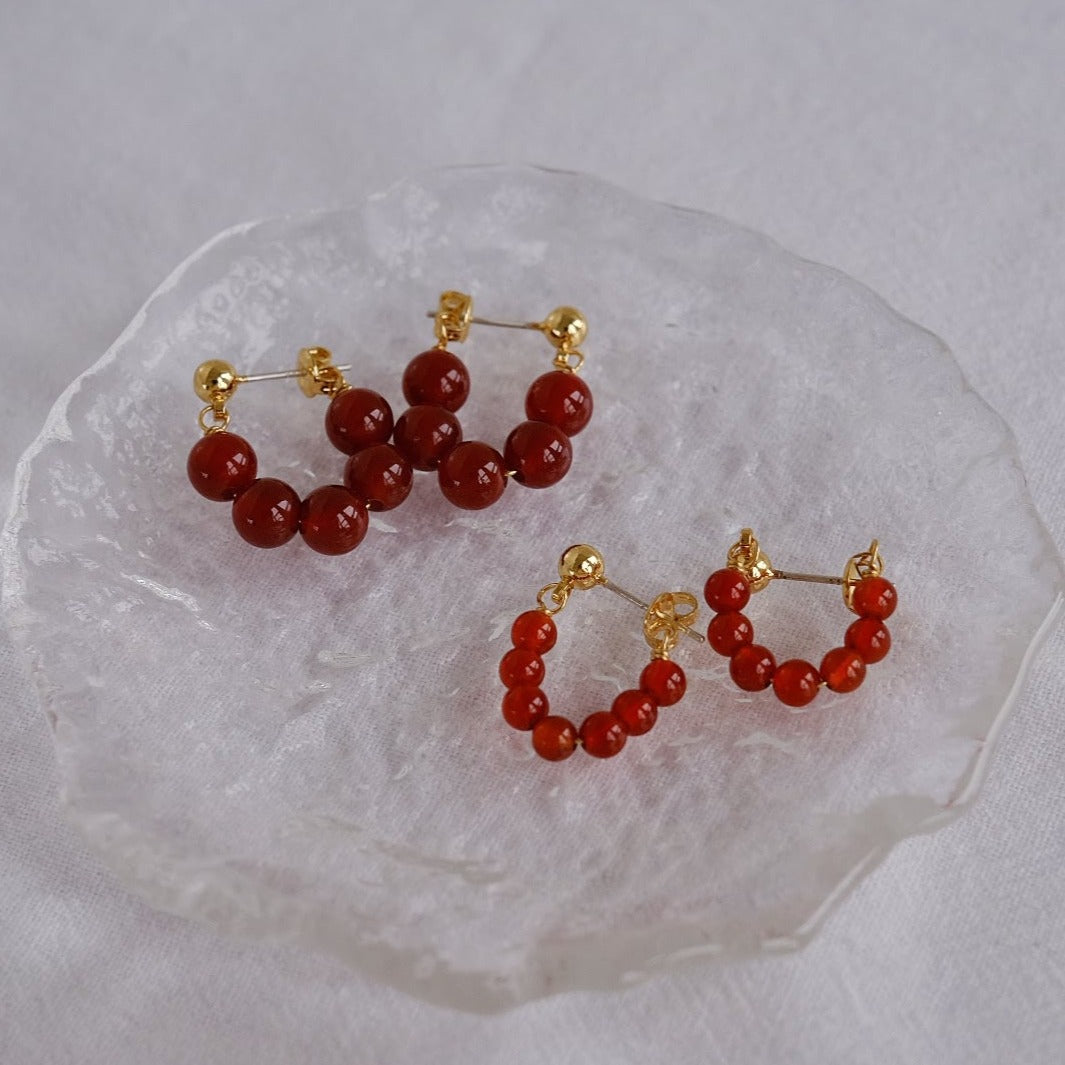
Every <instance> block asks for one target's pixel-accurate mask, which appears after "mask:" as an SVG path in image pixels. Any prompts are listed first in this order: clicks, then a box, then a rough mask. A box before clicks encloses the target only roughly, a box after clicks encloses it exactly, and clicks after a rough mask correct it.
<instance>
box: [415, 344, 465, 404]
mask: <svg viewBox="0 0 1065 1065" xmlns="http://www.w3.org/2000/svg"><path fill="white" fill-rule="evenodd" d="M469 394H470V373H469V371H468V370H467V369H466V365H465V363H463V361H462V360H461V359H460V358H459V357H458V356H457V355H453V354H452V353H451V352H450V351H444V350H443V349H441V348H432V349H431V350H430V351H423V352H422V353H421V354H420V355H415V356H414V358H413V359H411V361H410V362H409V363H407V368H406V370H404V371H403V395H404V396H405V397H406V399H407V402H408V403H409V404H410V405H411V406H412V407H413V406H417V405H418V404H422V403H428V404H431V405H432V406H435V407H443V408H444V410H449V411H451V412H452V413H454V412H455V411H457V410H458V409H459V407H461V406H462V404H463V403H465V402H466V400H467V398H468V397H469Z"/></svg>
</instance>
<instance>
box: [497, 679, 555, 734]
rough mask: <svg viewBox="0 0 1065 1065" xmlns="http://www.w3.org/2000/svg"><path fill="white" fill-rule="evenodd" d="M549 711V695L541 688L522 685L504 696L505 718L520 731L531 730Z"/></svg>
mask: <svg viewBox="0 0 1065 1065" xmlns="http://www.w3.org/2000/svg"><path fill="white" fill-rule="evenodd" d="M547 711H548V703H547V696H546V695H544V693H543V692H542V691H541V690H540V689H539V688H534V687H532V686H530V685H522V686H521V687H520V688H511V689H510V691H508V692H507V694H506V695H504V696H503V720H504V721H506V723H507V724H508V725H509V726H510V727H511V728H516V729H518V730H519V731H520V732H529V731H530V730H531V729H532V728H533V726H534V725H535V724H536V722H537V721H540V720H542V719H543V718H545V717H547Z"/></svg>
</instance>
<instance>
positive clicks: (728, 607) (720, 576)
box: [703, 569, 751, 614]
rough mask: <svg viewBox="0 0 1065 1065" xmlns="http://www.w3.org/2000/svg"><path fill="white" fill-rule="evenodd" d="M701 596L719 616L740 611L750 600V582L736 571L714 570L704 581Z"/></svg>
mask: <svg viewBox="0 0 1065 1065" xmlns="http://www.w3.org/2000/svg"><path fill="white" fill-rule="evenodd" d="M703 595H704V596H705V598H706V602H707V604H708V605H709V607H710V609H711V610H716V611H717V612H718V613H719V614H723V613H725V612H731V611H735V610H742V609H743V608H744V607H745V606H746V605H747V600H749V599H750V598H751V582H750V581H749V580H747V578H746V577H745V576H744V575H743V574H742V573H740V571H739V570H738V569H719V570H715V571H714V572H713V573H711V574H710V576H709V577H707V579H706V587H705V588H704V589H703Z"/></svg>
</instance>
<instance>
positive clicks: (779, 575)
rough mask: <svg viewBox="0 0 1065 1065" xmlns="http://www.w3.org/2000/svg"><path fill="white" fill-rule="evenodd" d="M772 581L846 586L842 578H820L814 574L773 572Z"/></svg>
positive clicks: (777, 570)
mask: <svg viewBox="0 0 1065 1065" xmlns="http://www.w3.org/2000/svg"><path fill="white" fill-rule="evenodd" d="M773 580H780V581H808V582H809V583H810V584H836V585H843V584H846V583H847V581H845V580H844V579H843V578H842V577H822V576H820V575H819V574H816V573H784V572H783V571H782V570H779V569H775V570H773Z"/></svg>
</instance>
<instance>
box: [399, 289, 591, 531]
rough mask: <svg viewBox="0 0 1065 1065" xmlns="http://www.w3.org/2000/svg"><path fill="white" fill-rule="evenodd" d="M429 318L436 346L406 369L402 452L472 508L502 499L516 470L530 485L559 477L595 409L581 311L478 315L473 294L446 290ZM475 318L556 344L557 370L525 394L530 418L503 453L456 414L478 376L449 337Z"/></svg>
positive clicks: (457, 337) (463, 333)
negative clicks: (468, 431) (586, 378)
mask: <svg viewBox="0 0 1065 1065" xmlns="http://www.w3.org/2000/svg"><path fill="white" fill-rule="evenodd" d="M428 317H430V318H433V319H434V332H435V335H436V347H434V348H431V349H430V350H429V351H423V352H422V353H421V354H420V355H416V356H415V357H414V358H413V359H412V360H411V362H410V364H409V365H408V366H407V368H406V370H405V372H404V374H403V395H404V396H405V397H406V400H407V402H408V403H409V404H410V407H409V408H408V410H406V411H405V412H404V413H403V414H401V415H400V416H399V418H398V419H397V420H396V427H395V433H394V436H393V441H394V444H395V447H396V449H397V450H398V451H399V453H400V454H401V455H402V456H403V457H404V458H405V459H406V460H407V461H408V462H409V463H410V464H411V465H412V466H413V467H414V468H415V469H417V470H435V471H436V472H437V478H438V480H439V483H440V490H441V491H442V492H443V493H444V496H445V497H446V498H447V499H448V500H449V501H450V502H451V503H453V504H454V505H455V506H457V507H461V508H463V509H465V510H481V509H483V508H484V507H488V506H491V505H492V504H493V503H495V502H496V500H498V499H499V497H500V496H501V495H502V494H503V490H504V489H505V488H506V485H507V478H508V477H512V478H513V479H514V480H516V481H517V482H518V483H519V484H523V485H525V486H526V487H528V488H547V487H549V486H550V485H553V484H557V483H558V482H559V481H560V480H561V479H562V478H563V477H564V476H565V475H566V473H567V472H568V471H569V468H570V464H571V462H572V460H573V447H572V445H571V443H570V437H572V436H575V435H576V434H577V433H579V432H580V431H581V430H582V429H583V428H584V427H585V426H586V425H587V424H588V421H589V419H590V418H591V416H592V393H591V390H590V389H589V388H588V386H587V385H586V384H585V383H584V382H583V381H582V380H581V379H580V378H579V377H577V371H578V370H580V368H581V366H582V365H583V364H584V355H583V354H581V352H580V350H579V347H580V344H581V343H582V342H583V341H584V338H585V337H586V336H587V334H588V327H587V324H586V323H585V320H584V317H583V315H581V313H580V311H578V310H576V309H575V308H573V307H558V308H556V309H555V310H553V311H552V312H551V313H550V314H549V315H548V316H547V318H546V319H545V320H544V321H542V322H525V323H518V322H498V321H492V320H490V319H487V318H475V317H474V316H473V299H472V297H470V296H468V295H466V294H465V293H462V292H444V293H443V294H442V295H441V296H440V305H439V307H438V309H437V310H436V312H435V313H434V312H432V311H430V312H428ZM471 324H477V325H490V326H498V327H502V328H505V329H536V330H539V331H540V332H542V333H543V334H544V335H545V336H546V337H547V339H548V340H549V341H550V342H551V344H552V346H553V347H554V349H555V356H554V360H553V362H554V369H553V370H551V371H550V372H548V373H545V374H542V375H541V376H540V377H538V378H537V379H536V380H535V381H534V382H533V384H532V386H531V387H530V389H529V391H528V394H527V395H526V397H525V414H526V418H527V419H528V420H527V421H524V422H522V423H521V424H520V425H519V426H518V427H517V428H516V429H514V430H513V431H512V432H511V433H510V435H509V436H508V437H507V439H506V443H505V444H504V446H503V453H502V454H500V453H499V452H498V451H497V450H496V449H495V448H493V447H491V446H489V445H488V444H485V443H482V442H481V441H479V440H466V441H464V440H463V439H462V426H461V425H460V424H459V420H458V418H457V417H456V412H457V411H458V410H459V409H460V408H461V407H462V405H463V404H464V403H465V402H466V399H467V397H468V396H469V392H470V375H469V371H468V370H467V369H466V367H465V365H464V364H463V362H462V360H461V359H459V358H458V356H456V355H455V354H454V353H453V352H451V351H449V350H448V344H449V343H462V342H463V341H465V340H466V338H467V335H468V334H469V330H470V325H471Z"/></svg>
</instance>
